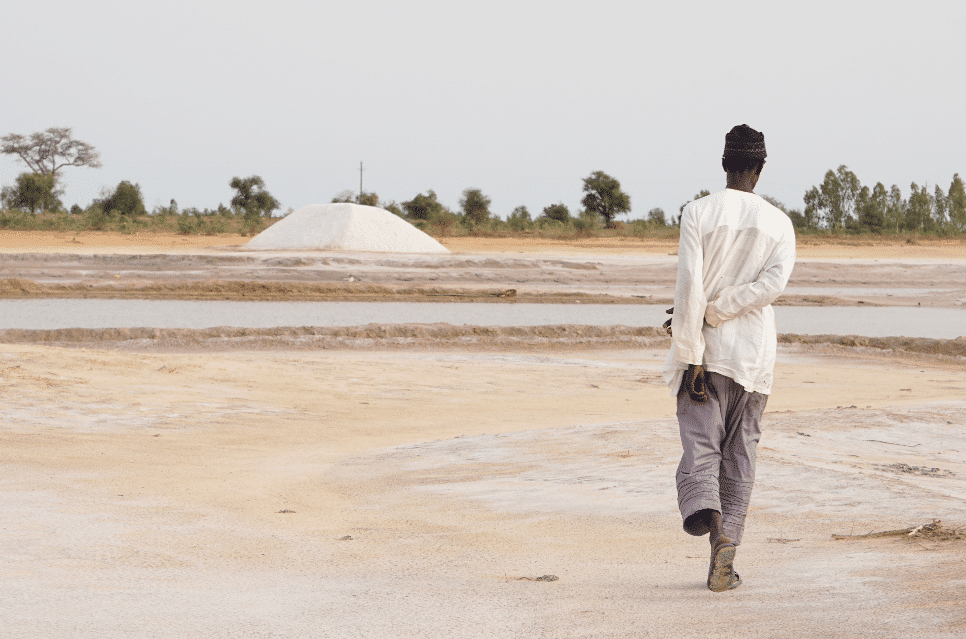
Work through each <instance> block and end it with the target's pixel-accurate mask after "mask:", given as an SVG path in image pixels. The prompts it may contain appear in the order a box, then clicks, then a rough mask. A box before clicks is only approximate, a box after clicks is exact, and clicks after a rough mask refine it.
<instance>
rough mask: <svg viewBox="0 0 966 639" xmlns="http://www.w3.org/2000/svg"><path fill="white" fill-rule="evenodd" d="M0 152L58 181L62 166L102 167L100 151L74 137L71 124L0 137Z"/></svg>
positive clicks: (33, 170) (35, 171)
mask: <svg viewBox="0 0 966 639" xmlns="http://www.w3.org/2000/svg"><path fill="white" fill-rule="evenodd" d="M0 153H3V154H5V155H16V156H17V157H18V158H20V160H21V161H22V162H23V163H24V164H26V165H27V166H28V167H29V168H30V170H31V171H32V172H33V173H39V174H41V175H47V176H50V177H51V178H52V179H53V180H54V181H55V182H56V181H57V171H59V170H60V169H62V168H64V167H65V166H89V167H91V168H93V169H97V168H100V167H101V162H100V155H99V154H98V153H97V151H96V150H94V147H93V146H91V145H90V144H88V143H87V142H81V141H80V140H75V139H74V137H73V133H72V131H71V129H70V127H51V128H49V129H47V130H46V131H40V132H37V133H31V134H30V135H20V134H17V133H8V134H7V135H5V136H3V137H0Z"/></svg>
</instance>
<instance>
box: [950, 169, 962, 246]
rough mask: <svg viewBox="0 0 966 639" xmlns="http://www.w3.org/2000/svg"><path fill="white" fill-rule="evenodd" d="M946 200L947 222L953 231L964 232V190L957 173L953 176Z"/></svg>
mask: <svg viewBox="0 0 966 639" xmlns="http://www.w3.org/2000/svg"><path fill="white" fill-rule="evenodd" d="M946 198H947V199H948V200H949V222H950V224H951V225H952V228H953V230H954V231H959V232H963V231H966V188H964V186H963V179H962V178H961V177H959V173H956V174H955V175H953V181H952V182H951V183H950V184H949V193H948V194H947V196H946Z"/></svg>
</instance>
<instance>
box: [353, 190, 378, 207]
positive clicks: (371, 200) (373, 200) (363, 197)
mask: <svg viewBox="0 0 966 639" xmlns="http://www.w3.org/2000/svg"><path fill="white" fill-rule="evenodd" d="M356 204H364V205H365V206H379V196H378V195H376V194H375V193H366V192H365V191H363V192H362V193H360V194H359V195H358V197H356Z"/></svg>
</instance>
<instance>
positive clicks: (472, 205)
mask: <svg viewBox="0 0 966 639" xmlns="http://www.w3.org/2000/svg"><path fill="white" fill-rule="evenodd" d="M460 211H462V213H463V217H464V218H466V219H467V220H469V221H470V222H472V223H473V224H482V223H483V222H485V221H486V220H488V219H490V198H488V197H487V196H485V195H483V191H481V190H480V189H472V188H471V189H465V190H464V191H463V197H461V198H460Z"/></svg>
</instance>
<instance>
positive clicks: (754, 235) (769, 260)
mask: <svg viewBox="0 0 966 639" xmlns="http://www.w3.org/2000/svg"><path fill="white" fill-rule="evenodd" d="M794 266H795V231H794V229H793V228H792V223H791V220H789V218H788V216H787V215H785V214H784V213H783V212H782V211H781V210H779V209H777V208H775V207H774V206H772V205H771V204H769V203H768V202H766V201H765V200H763V199H762V198H761V197H759V196H757V195H755V194H754V193H747V192H745V191H736V190H734V189H725V190H723V191H718V192H717V193H713V194H711V195H709V196H707V197H703V198H701V199H699V200H695V201H693V202H691V203H690V204H688V205H687V206H686V207H684V211H683V213H682V214H681V241H680V245H679V247H678V275H677V286H676V288H675V291H674V315H673V320H674V321H673V322H672V329H673V333H674V337H673V343H672V345H671V352H670V353H668V357H667V360H666V361H665V362H664V368H663V369H662V370H663V373H664V380H665V381H666V382H667V385H668V386H669V387H670V389H671V393H672V394H673V395H676V394H677V392H678V389H679V388H680V385H681V379H682V377H683V376H684V371H685V370H686V369H687V367H688V364H704V367H705V369H706V370H709V371H713V372H716V373H720V374H722V375H726V376H727V377H730V378H731V379H733V380H735V381H736V382H738V383H739V384H741V385H742V386H743V387H744V388H745V390H747V391H749V392H758V393H763V394H766V395H767V394H768V393H770V392H771V384H772V375H773V371H774V368H775V355H776V351H777V347H778V336H777V331H776V329H775V312H774V310H772V307H771V303H772V302H773V301H774V300H775V299H777V298H778V296H779V295H781V293H782V291H783V290H784V289H785V285H786V284H787V283H788V278H789V277H790V276H791V274H792V268H793V267H794Z"/></svg>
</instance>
